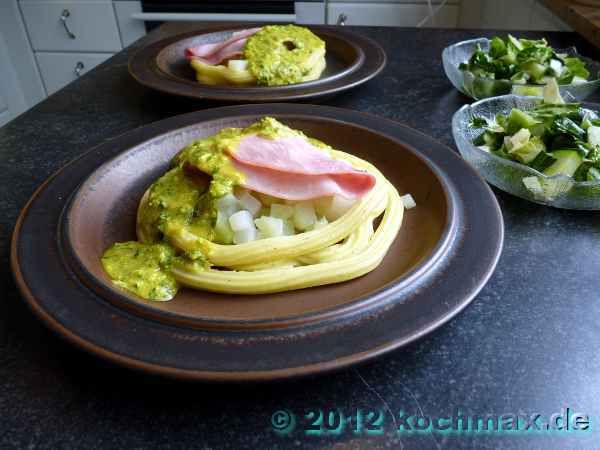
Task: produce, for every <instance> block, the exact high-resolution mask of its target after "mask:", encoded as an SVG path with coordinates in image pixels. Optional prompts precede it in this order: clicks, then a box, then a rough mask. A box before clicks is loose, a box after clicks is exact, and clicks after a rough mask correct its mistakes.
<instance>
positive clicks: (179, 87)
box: [129, 24, 386, 102]
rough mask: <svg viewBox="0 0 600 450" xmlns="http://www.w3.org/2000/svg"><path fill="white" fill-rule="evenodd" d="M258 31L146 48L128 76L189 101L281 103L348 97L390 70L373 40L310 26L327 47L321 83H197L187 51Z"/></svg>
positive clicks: (224, 30)
mask: <svg viewBox="0 0 600 450" xmlns="http://www.w3.org/2000/svg"><path fill="white" fill-rule="evenodd" d="M254 26H257V25H255V24H245V25H239V26H232V25H228V26H226V27H220V28H210V29H208V30H205V31H194V32H192V33H186V34H181V35H179V36H174V37H171V38H168V39H164V40H161V41H159V42H156V43H153V44H150V45H147V46H146V47H144V48H142V49H141V50H139V51H138V52H137V53H135V54H134V55H133V56H132V57H131V59H130V61H129V73H131V75H132V76H133V77H134V78H135V79H136V80H137V81H139V82H140V83H142V84H143V85H145V86H148V87H150V88H153V89H156V90H159V91H163V92H166V93H169V94H175V95H180V96H184V97H191V98H198V99H202V98H203V99H212V100H220V101H227V102H276V101H287V100H300V99H307V98H313V97H319V96H323V95H330V94H334V93H336V92H340V91H344V90H346V89H350V88H352V87H354V86H358V85H359V84H362V83H364V82H365V81H367V80H370V79H371V78H373V77H374V76H375V75H377V74H378V73H379V72H380V71H381V70H382V69H383V67H384V66H385V62H386V56H385V52H384V51H383V49H382V48H381V46H380V45H379V44H377V43H376V42H374V41H373V40H371V39H369V38H367V37H364V36H361V35H359V34H356V33H351V32H349V31H347V30H341V29H339V28H335V27H325V26H321V27H317V26H310V27H308V28H310V29H311V30H312V31H313V32H314V33H315V34H317V35H318V36H319V37H320V38H321V39H323V40H324V41H325V46H326V61H327V68H326V69H325V71H324V72H323V74H322V75H321V78H319V79H318V80H315V81H310V82H306V83H298V84H292V85H288V86H209V85H205V84H200V83H198V82H197V81H196V77H195V73H194V70H193V69H192V68H191V67H190V65H189V62H188V61H187V60H186V59H185V56H184V50H185V48H186V47H190V46H193V45H198V44H203V43H210V42H218V41H222V40H224V39H227V38H228V37H229V36H230V35H231V34H232V33H233V32H234V31H236V30H240V29H243V28H252V27H254ZM258 26H260V25H258Z"/></svg>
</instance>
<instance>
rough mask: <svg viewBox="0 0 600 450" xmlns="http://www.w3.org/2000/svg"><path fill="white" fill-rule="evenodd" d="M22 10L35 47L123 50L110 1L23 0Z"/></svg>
mask: <svg viewBox="0 0 600 450" xmlns="http://www.w3.org/2000/svg"><path fill="white" fill-rule="evenodd" d="M21 11H22V12H23V18H24V20H25V25H26V26H27V31H28V33H29V37H30V38H31V45H32V46H33V49H34V50H36V51H40V50H41V51H88V52H117V51H119V50H121V39H120V37H119V29H118V27H117V20H116V18H115V13H114V10H113V6H112V3H111V2H106V1H62V2H61V1H51V2H49V1H40V0H29V1H26V0H24V1H22V2H21Z"/></svg>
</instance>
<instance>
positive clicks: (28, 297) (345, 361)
mask: <svg viewBox="0 0 600 450" xmlns="http://www.w3.org/2000/svg"><path fill="white" fill-rule="evenodd" d="M260 106H261V105H243V106H234V107H223V108H217V109H213V110H211V111H212V112H213V113H214V111H216V110H219V111H217V112H223V110H225V112H228V111H227V110H230V109H232V108H235V109H239V108H245V107H249V108H256V107H260ZM262 106H265V105H262ZM270 106H273V105H270ZM280 106H285V107H286V108H291V109H294V107H305V106H307V105H285V104H284V105H280ZM308 106H312V105H308ZM313 107H315V106H313ZM315 108H317V109H318V108H323V109H327V110H329V111H336V110H338V111H346V112H347V113H350V114H351V115H355V116H356V115H358V116H366V117H368V118H371V120H372V119H374V118H376V119H377V120H384V121H385V122H387V123H388V124H389V125H390V126H394V127H403V128H404V129H407V130H410V131H412V132H413V133H416V134H417V135H420V137H421V138H426V139H427V140H429V141H434V142H436V143H437V144H439V145H440V146H442V147H445V148H446V149H447V150H448V151H450V152H452V153H454V156H455V157H456V158H457V159H460V160H461V161H462V159H461V158H460V157H459V156H458V155H456V154H455V152H453V151H452V150H450V149H449V148H448V147H446V146H445V145H444V144H442V143H440V142H439V141H437V140H435V139H433V138H431V137H429V136H427V135H425V134H424V133H421V132H420V131H418V130H415V129H412V128H410V127H407V126H406V125H402V124H401V123H399V122H396V121H394V120H391V119H387V118H382V117H378V116H374V115H371V114H367V113H363V112H359V111H353V110H344V109H342V108H334V107H322V106H316V107H315ZM202 112H203V111H200V112H193V113H188V114H184V115H182V116H192V115H195V114H198V113H202ZM298 112H299V113H300V111H298ZM290 114H293V112H290ZM232 115H235V114H232ZM182 116H175V117H182ZM222 117H227V116H226V115H224V116H222ZM215 118H218V117H213V119H215ZM171 119H173V118H171ZM166 120H167V121H168V120H169V119H166ZM204 120H208V119H204ZM159 122H163V121H159ZM159 122H154V123H155V124H156V123H159ZM149 125H152V124H146V125H142V126H140V127H138V128H136V130H139V129H142V128H146V127H148V126H149ZM363 126H364V125H363ZM366 128H368V127H366ZM131 131H133V130H130V131H129V132H131ZM129 132H126V133H123V134H121V135H119V136H116V137H115V139H116V138H118V137H120V136H124V135H126V134H128V133H129ZM104 144H106V142H104V143H101V144H99V145H98V146H100V145H104ZM98 146H95V147H93V148H91V149H90V150H89V151H87V152H85V153H83V154H82V155H80V156H78V157H76V158H74V159H73V160H72V161H70V162H69V163H67V164H66V165H65V166H63V167H62V168H60V169H59V170H58V171H56V172H55V173H54V174H52V175H51V176H50V177H48V178H47V179H46V180H45V181H44V182H43V183H42V184H41V185H40V186H39V187H38V188H37V189H36V190H35V191H34V193H33V194H32V196H31V198H30V199H29V200H28V201H27V203H26V205H25V206H24V207H23V209H22V211H21V213H20V214H19V217H18V219H17V222H16V225H15V228H14V230H13V234H12V239H11V255H10V261H11V268H12V272H13V275H14V278H15V281H16V284H17V287H18V289H19V291H20V292H21V294H22V296H23V298H24V300H25V301H26V303H27V304H28V306H29V307H30V309H31V310H32V311H33V312H34V314H35V315H36V316H38V317H39V318H40V319H41V320H42V321H43V322H44V323H45V324H46V325H47V326H48V327H49V328H50V329H52V330H53V331H54V332H56V333H57V334H59V335H60V336H62V337H63V338H65V339H67V340H68V341H70V342H72V343H73V344H75V345H76V346H78V347H79V348H82V349H84V350H86V351H87V352H89V353H91V354H94V355H96V356H100V357H102V358H103V359H106V360H109V361H112V362H117V363H119V364H121V365H124V366H126V367H129V368H131V369H135V370H139V371H144V372H151V373H155V374H159V375H163V376H169V377H174V378H179V379H188V380H189V379H192V380H204V381H221V382H229V381H259V380H262V381H267V380H272V379H280V378H291V377H299V376H304V375H309V374H316V373H325V372H330V371H332V370H338V369H342V368H345V367H348V366H350V365H353V364H356V363H359V362H364V361H367V360H371V359H373V358H376V357H378V356H380V355H382V354H384V353H387V352H389V351H391V350H394V349H396V348H399V347H402V346H405V345H407V344H409V343H411V342H414V341H416V340H418V339H420V338H421V337H423V336H425V335H426V334H428V333H430V332H431V331H433V330H434V329H437V328H438V327H440V326H441V325H443V324H444V323H446V322H448V321H449V320H451V319H452V318H453V317H455V316H456V315H457V314H459V313H460V312H461V311H462V310H463V309H464V308H465V307H466V306H468V305H469V304H470V303H471V301H472V300H473V299H474V298H475V296H476V295H477V294H478V293H479V292H480V290H481V289H482V288H483V286H484V285H485V284H486V283H487V281H488V280H489V278H490V277H491V275H492V273H493V272H494V269H495V267H496V265H497V263H498V260H499V258H500V255H501V251H502V246H503V241H504V226H503V218H502V213H501V210H500V207H499V205H498V202H497V200H496V198H495V196H494V195H493V193H492V191H491V189H490V188H489V186H488V185H487V183H486V182H485V181H484V180H483V179H482V178H481V176H480V175H479V174H478V173H477V172H476V171H475V170H474V169H473V168H472V167H470V166H469V165H468V164H467V163H466V162H465V161H462V164H463V169H465V170H468V171H470V172H471V174H472V175H473V176H474V177H475V178H476V179H478V180H479V183H480V187H481V188H482V189H483V190H484V191H486V194H487V195H488V197H489V198H490V200H491V202H490V206H492V210H493V212H494V213H495V219H496V225H497V227H498V231H499V234H498V236H497V238H496V242H495V244H496V245H495V246H494V248H493V252H492V253H493V256H492V258H491V260H490V262H489V265H488V267H487V268H486V270H485V272H484V274H483V275H482V276H481V278H480V279H478V280H477V282H476V283H475V284H474V286H472V287H471V288H470V290H469V294H468V295H466V296H465V297H463V298H462V300H461V301H459V302H458V303H457V304H456V305H455V306H454V307H453V308H451V309H449V310H448V311H446V312H445V313H444V314H442V315H440V316H439V317H437V319H436V320H433V321H429V322H428V323H427V325H426V326H422V327H421V328H420V329H419V330H418V331H416V332H414V333H411V334H409V335H407V336H403V337H400V338H394V339H392V340H390V341H386V342H384V343H383V344H381V345H378V346H374V347H370V348H369V349H368V350H366V351H361V352H356V353H351V354H349V355H344V356H341V357H339V358H336V359H331V360H327V361H317V362H314V363H308V364H302V365H300V366H292V367H285V368H278V369H269V370H239V371H219V370H202V369H189V368H181V367H173V366H168V365H165V364H156V363H152V362H148V361H144V360H140V359H136V358H133V357H131V356H128V355H124V354H121V353H118V352H115V351H111V350H110V349H107V348H105V347H103V346H102V345H100V344H98V343H95V342H92V341H90V340H86V339H85V338H83V337H82V336H79V335H77V334H76V333H74V332H73V331H71V330H70V329H68V328H67V327H66V326H65V325H63V324H62V323H60V321H59V320H58V319H56V318H55V317H53V316H52V315H51V314H50V313H49V312H48V311H47V310H46V309H44V308H43V307H42V305H40V304H39V303H38V301H36V299H35V297H34V295H33V293H32V292H31V291H30V289H29V287H28V286H27V283H26V282H25V279H24V277H23V273H22V272H21V268H20V263H19V257H18V247H19V240H20V231H21V228H22V226H23V222H24V221H25V219H26V217H27V213H28V212H29V210H30V208H31V206H32V204H33V202H34V200H35V199H36V198H37V196H38V195H39V194H40V193H41V192H42V191H43V190H44V189H45V188H46V187H47V186H48V185H49V184H50V183H51V182H52V181H53V180H54V179H55V178H56V177H57V176H58V175H59V174H61V173H62V172H63V171H64V170H65V169H66V168H67V167H69V166H70V165H71V164H74V163H75V162H76V161H79V160H81V159H82V158H85V157H86V156H88V155H89V154H90V153H92V152H93V151H94V150H95V149H96V148H97V147H98Z"/></svg>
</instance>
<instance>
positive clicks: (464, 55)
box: [442, 38, 600, 101]
mask: <svg viewBox="0 0 600 450" xmlns="http://www.w3.org/2000/svg"><path fill="white" fill-rule="evenodd" d="M477 44H479V45H480V46H481V48H482V49H483V50H486V51H487V50H488V49H489V47H490V40H489V39H487V38H477V39H470V40H468V41H462V42H459V43H457V44H453V45H450V46H448V47H446V48H445V49H444V51H443V52H442V61H443V63H444V71H445V72H446V76H447V77H448V79H449V80H450V81H451V82H452V84H453V85H454V87H455V88H456V89H458V90H459V91H460V92H462V93H463V94H465V95H468V96H469V97H471V98H473V99H475V100H480V99H482V98H488V97H494V96H498V95H507V94H520V95H533V96H541V95H542V89H543V86H540V85H539V84H515V83H513V82H511V81H510V80H495V79H492V78H484V77H476V76H474V75H473V74H472V73H471V72H463V71H462V70H460V69H459V68H458V66H459V65H460V64H461V63H466V62H467V61H468V60H469V58H470V57H471V55H472V54H473V52H475V50H476V49H477ZM557 52H558V53H566V54H568V55H569V56H576V57H578V58H580V59H581V60H582V61H583V62H584V63H585V65H586V67H587V69H588V70H589V71H590V81H587V82H585V83H581V84H564V85H560V93H561V95H562V96H563V98H565V99H568V100H569V101H581V100H583V99H584V98H586V97H587V96H588V95H590V94H591V93H592V92H594V91H595V90H596V89H597V88H598V87H599V86H600V79H599V78H600V63H598V62H596V61H594V60H593V59H589V58H586V57H585V56H581V55H580V54H578V53H577V50H576V49H575V47H571V48H568V49H557Z"/></svg>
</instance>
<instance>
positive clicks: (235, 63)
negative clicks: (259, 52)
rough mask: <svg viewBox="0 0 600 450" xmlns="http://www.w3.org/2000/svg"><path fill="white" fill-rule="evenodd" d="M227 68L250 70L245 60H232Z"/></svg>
mask: <svg viewBox="0 0 600 450" xmlns="http://www.w3.org/2000/svg"><path fill="white" fill-rule="evenodd" d="M227 67H229V68H230V69H231V70H238V71H243V70H246V69H247V68H248V61H247V60H245V59H230V60H229V62H228V63H227Z"/></svg>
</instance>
